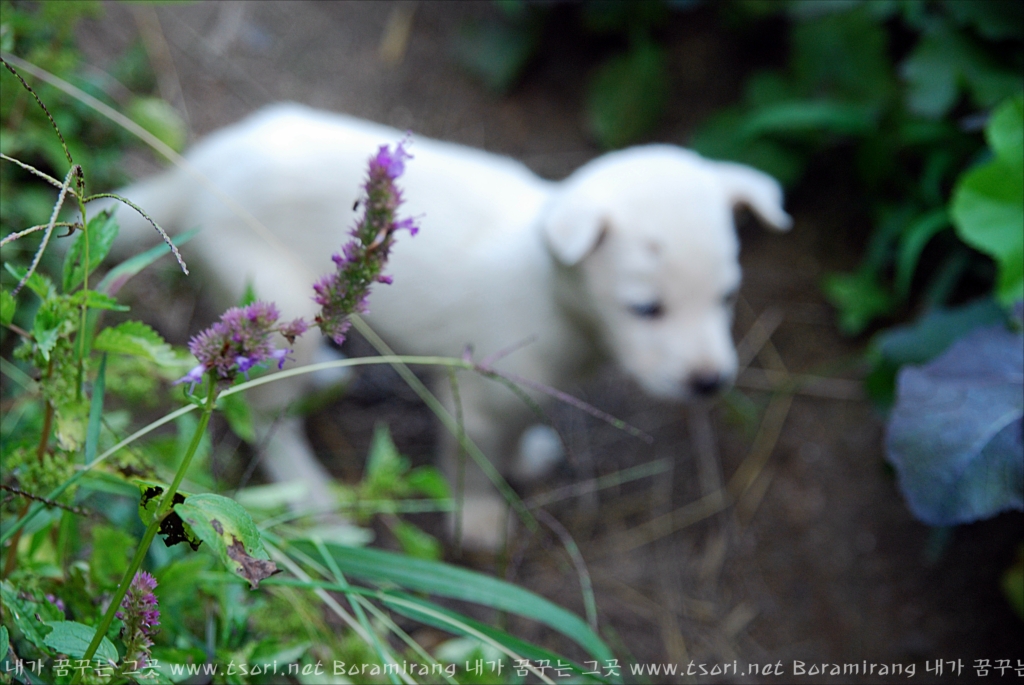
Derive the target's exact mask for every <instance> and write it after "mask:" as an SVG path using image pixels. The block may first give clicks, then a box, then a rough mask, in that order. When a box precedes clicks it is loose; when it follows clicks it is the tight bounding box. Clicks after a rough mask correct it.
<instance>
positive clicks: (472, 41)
mask: <svg viewBox="0 0 1024 685" xmlns="http://www.w3.org/2000/svg"><path fill="white" fill-rule="evenodd" d="M538 38H539V33H538V31H537V27H536V26H535V25H534V24H533V23H531V22H514V23H509V22H493V21H492V22H482V23H474V24H469V25H467V26H465V27H463V29H462V30H461V31H460V33H459V36H458V39H457V42H456V55H457V56H458V58H459V61H460V62H462V64H463V66H465V67H466V68H467V69H468V70H469V71H471V72H472V73H473V74H474V75H475V76H476V77H477V78H479V79H480V80H481V81H483V83H484V85H486V86H487V87H488V88H490V89H491V90H493V91H496V92H498V93H504V92H507V91H508V90H509V89H511V88H512V86H514V85H515V84H516V82H517V81H518V80H519V76H520V75H521V74H522V73H523V69H524V68H525V67H526V65H527V63H528V62H529V61H530V58H531V57H533V54H534V52H535V51H536V48H537V40H538Z"/></svg>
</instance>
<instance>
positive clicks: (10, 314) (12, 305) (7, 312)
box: [0, 288, 18, 326]
mask: <svg viewBox="0 0 1024 685" xmlns="http://www.w3.org/2000/svg"><path fill="white" fill-rule="evenodd" d="M17 309H18V302H17V300H16V299H15V298H14V295H12V294H11V293H9V292H8V291H7V289H6V288H4V289H2V290H0V324H3V325H4V326H9V325H11V322H12V321H14V312H15V311H17Z"/></svg>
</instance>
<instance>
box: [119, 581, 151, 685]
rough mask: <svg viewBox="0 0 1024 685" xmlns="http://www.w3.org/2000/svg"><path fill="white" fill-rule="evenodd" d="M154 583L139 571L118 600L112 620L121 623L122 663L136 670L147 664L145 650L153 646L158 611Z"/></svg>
mask: <svg viewBox="0 0 1024 685" xmlns="http://www.w3.org/2000/svg"><path fill="white" fill-rule="evenodd" d="M155 589H156V579H154V578H153V576H151V575H149V574H148V573H146V572H145V571H139V572H138V573H136V574H135V577H134V578H132V584H131V585H130V586H129V587H128V592H127V593H126V594H125V596H124V599H123V600H121V607H120V609H118V611H117V613H116V614H115V616H117V617H118V618H119V619H121V620H122V621H124V627H123V628H122V629H121V637H122V639H123V640H124V645H125V658H124V663H125V664H127V663H129V662H135V667H136V668H137V669H141V668H145V666H146V664H148V663H149V656H150V655H149V650H150V647H152V646H153V636H155V635H156V627H157V626H158V625H160V609H159V608H158V606H157V599H156V595H155V594H153V590H155Z"/></svg>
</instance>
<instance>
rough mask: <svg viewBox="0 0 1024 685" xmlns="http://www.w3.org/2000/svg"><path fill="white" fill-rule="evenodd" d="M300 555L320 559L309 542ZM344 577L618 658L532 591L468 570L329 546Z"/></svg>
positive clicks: (299, 546) (583, 627) (564, 612)
mask: <svg viewBox="0 0 1024 685" xmlns="http://www.w3.org/2000/svg"><path fill="white" fill-rule="evenodd" d="M295 547H296V548H297V549H299V550H301V551H302V552H304V553H306V554H308V555H310V556H314V555H317V554H318V552H317V549H316V547H315V546H314V545H313V544H312V543H310V542H304V541H300V542H296V543H295ZM327 549H328V550H329V551H330V554H331V556H332V557H334V560H335V562H336V563H337V564H338V568H339V569H340V570H341V572H342V573H344V574H346V575H351V576H354V577H356V578H361V579H363V580H365V581H370V582H373V583H394V584H395V585H398V586H399V587H402V588H405V589H407V590H412V591H413V592H426V593H429V594H433V595H437V596H440V597H449V598H452V599H458V600H462V601H465V602H473V603H475V604H481V605H483V606H488V607H493V608H495V609H498V610H499V611H508V612H511V613H514V614H518V615H520V616H525V617H526V618H530V619H533V620H535V621H538V622H540V623H543V624H544V625H546V626H548V627H550V628H553V629H554V630H557V631H558V632H560V633H562V634H563V635H565V636H567V637H569V638H571V639H572V640H574V641H575V642H576V643H577V644H579V645H580V646H581V647H583V648H584V649H585V650H587V652H588V653H589V654H591V655H592V656H593V657H594V658H596V659H597V660H599V661H604V660H605V659H612V658H614V657H613V655H612V653H611V650H609V649H608V647H607V646H606V645H605V644H604V642H602V641H601V638H599V637H598V636H597V635H596V634H595V633H594V631H593V630H591V629H590V626H588V625H587V624H586V622H585V621H583V619H581V618H580V617H579V616H577V615H576V614H574V613H572V612H570V611H568V610H567V609H563V608H562V607H560V606H557V605H555V604H552V603H551V602H550V601H548V600H546V599H544V598H543V597H541V596H540V595H536V594H534V593H532V592H530V591H529V590H524V589H523V588H521V587H517V586H515V585H512V584H511V583H506V582H505V581H502V580H498V579H497V578H491V577H490V576H485V575H482V574H480V573H475V572H473V571H469V570H467V569H463V568H458V567H457V566H451V565H449V564H444V563H441V562H437V561H428V560H426V559H412V558H410V557H407V556H402V555H400V554H394V553H392V552H385V551H382V550H378V549H357V548H353V547H342V546H340V545H332V544H327Z"/></svg>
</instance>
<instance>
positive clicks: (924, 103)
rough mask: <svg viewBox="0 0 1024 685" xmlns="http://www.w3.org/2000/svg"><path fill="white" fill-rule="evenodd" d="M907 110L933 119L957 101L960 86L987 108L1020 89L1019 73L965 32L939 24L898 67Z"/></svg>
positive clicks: (947, 110) (977, 102)
mask: <svg viewBox="0 0 1024 685" xmlns="http://www.w3.org/2000/svg"><path fill="white" fill-rule="evenodd" d="M900 71H901V73H902V75H903V78H904V79H906V81H907V85H908V89H907V106H908V108H909V109H910V111H911V112H914V113H915V114H921V115H923V116H926V117H930V118H933V119H937V118H939V117H942V116H944V115H945V114H946V113H947V112H949V110H950V109H951V108H952V107H953V106H954V105H955V104H956V103H957V100H958V99H959V94H960V91H961V89H962V88H967V89H969V90H970V92H971V96H972V100H973V102H974V104H975V105H976V106H978V107H991V106H992V105H994V104H996V103H997V102H998V101H1000V100H1002V99H1003V98H1004V97H1006V96H1008V95H1010V94H1012V93H1013V92H1014V91H1016V90H1020V75H1019V74H1014V73H1012V72H1010V71H1007V70H1004V69H1002V68H1001V67H1000V66H999V65H998V64H997V63H996V62H995V61H993V60H992V59H991V58H990V57H989V56H988V55H987V54H986V53H985V52H984V51H983V50H981V49H980V48H979V47H978V46H977V45H976V44H975V43H974V42H973V41H972V40H971V39H970V38H969V37H968V36H967V35H966V34H964V33H962V32H960V31H955V30H953V29H951V28H950V27H949V26H946V25H943V24H939V25H937V26H936V28H934V29H932V30H931V31H929V32H928V33H927V34H926V35H925V36H924V37H923V38H922V39H921V40H920V41H919V42H918V44H917V46H916V47H915V48H914V51H913V52H912V53H911V54H910V56H909V57H908V58H907V59H906V61H904V62H903V64H902V66H901V67H900Z"/></svg>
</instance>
